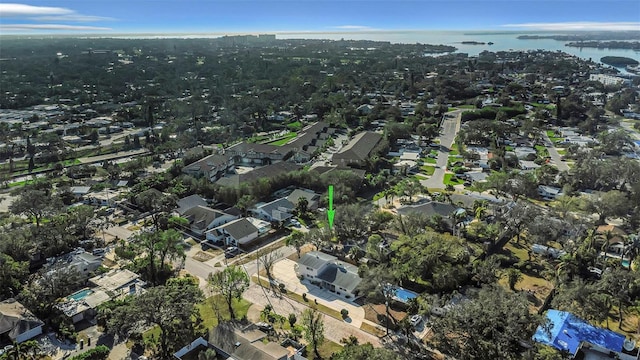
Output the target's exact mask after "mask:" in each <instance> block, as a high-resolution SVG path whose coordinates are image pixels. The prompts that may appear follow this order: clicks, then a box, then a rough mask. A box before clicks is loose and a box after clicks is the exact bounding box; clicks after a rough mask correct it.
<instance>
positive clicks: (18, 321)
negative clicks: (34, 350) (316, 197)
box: [0, 299, 44, 343]
mask: <svg viewBox="0 0 640 360" xmlns="http://www.w3.org/2000/svg"><path fill="white" fill-rule="evenodd" d="M43 325H44V323H43V322H42V321H41V320H40V319H38V318H37V317H35V315H33V314H32V313H31V311H29V310H28V309H27V308H25V307H24V306H22V304H20V303H19V302H17V301H16V300H15V299H7V300H5V301H2V302H0V338H2V337H8V338H9V340H11V341H15V342H17V343H21V342H24V341H27V340H29V339H32V338H34V337H36V336H38V335H40V334H42V326H43Z"/></svg>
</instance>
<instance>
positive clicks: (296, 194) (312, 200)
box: [287, 189, 320, 210]
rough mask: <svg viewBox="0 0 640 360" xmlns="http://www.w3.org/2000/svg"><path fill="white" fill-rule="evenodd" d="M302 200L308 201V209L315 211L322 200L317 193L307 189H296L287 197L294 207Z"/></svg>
mask: <svg viewBox="0 0 640 360" xmlns="http://www.w3.org/2000/svg"><path fill="white" fill-rule="evenodd" d="M301 198H305V199H307V209H309V210H315V209H317V208H318V201H319V200H320V195H318V194H316V193H315V192H313V191H311V190H307V189H295V190H293V192H292V193H291V194H289V196H287V200H288V201H289V202H291V203H292V204H293V205H294V206H295V205H297V204H298V201H299V200H300V199H301Z"/></svg>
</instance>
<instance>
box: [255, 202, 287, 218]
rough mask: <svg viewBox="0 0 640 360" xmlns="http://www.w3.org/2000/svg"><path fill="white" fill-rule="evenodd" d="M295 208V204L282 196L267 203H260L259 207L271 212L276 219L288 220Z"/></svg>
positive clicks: (270, 214)
mask: <svg viewBox="0 0 640 360" xmlns="http://www.w3.org/2000/svg"><path fill="white" fill-rule="evenodd" d="M294 208H295V205H293V204H292V203H291V201H289V200H287V199H286V198H280V199H277V200H274V201H271V202H268V203H266V204H263V205H260V206H259V207H258V209H260V210H262V211H264V212H265V213H267V214H269V216H271V217H272V218H273V219H274V220H280V221H282V220H286V219H288V218H290V217H291V214H290V212H291V211H292V210H293V209H294Z"/></svg>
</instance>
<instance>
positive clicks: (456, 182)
mask: <svg viewBox="0 0 640 360" xmlns="http://www.w3.org/2000/svg"><path fill="white" fill-rule="evenodd" d="M454 175H455V174H444V184H445V185H460V184H463V183H464V180H462V179H454V178H453V176H454Z"/></svg>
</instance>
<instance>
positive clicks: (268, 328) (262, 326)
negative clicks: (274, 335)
mask: <svg viewBox="0 0 640 360" xmlns="http://www.w3.org/2000/svg"><path fill="white" fill-rule="evenodd" d="M256 326H257V327H258V330H260V331H265V332H269V331H271V330H273V326H272V325H271V324H267V323H266V322H259V323H256Z"/></svg>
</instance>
